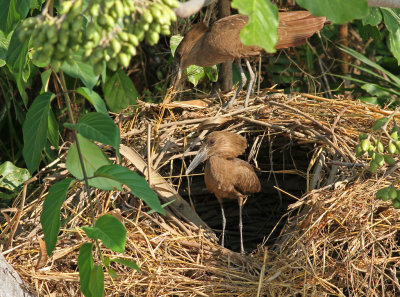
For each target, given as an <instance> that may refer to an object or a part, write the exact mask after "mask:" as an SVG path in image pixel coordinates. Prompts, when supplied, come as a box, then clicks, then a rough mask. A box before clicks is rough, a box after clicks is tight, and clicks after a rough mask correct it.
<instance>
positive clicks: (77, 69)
mask: <svg viewBox="0 0 400 297" xmlns="http://www.w3.org/2000/svg"><path fill="white" fill-rule="evenodd" d="M61 70H62V71H64V72H65V73H66V74H68V75H69V76H71V77H75V78H79V79H80V80H81V81H82V82H83V84H84V85H85V86H86V87H87V88H88V89H90V90H91V89H93V87H94V86H95V84H96V83H97V80H98V79H99V74H100V73H99V74H97V75H96V74H95V73H94V71H93V67H92V65H91V64H89V63H87V62H85V61H84V59H83V50H82V49H80V50H78V51H77V52H76V53H73V54H71V60H70V61H69V63H68V62H64V63H62V66H61Z"/></svg>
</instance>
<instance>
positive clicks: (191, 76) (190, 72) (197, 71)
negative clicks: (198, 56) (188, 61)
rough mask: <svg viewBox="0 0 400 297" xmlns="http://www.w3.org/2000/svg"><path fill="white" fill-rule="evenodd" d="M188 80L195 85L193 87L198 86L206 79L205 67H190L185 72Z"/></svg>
mask: <svg viewBox="0 0 400 297" xmlns="http://www.w3.org/2000/svg"><path fill="white" fill-rule="evenodd" d="M185 73H186V77H187V80H188V81H189V82H190V83H192V84H193V86H197V84H198V83H199V81H200V80H202V79H203V78H204V77H205V73H204V67H201V66H197V65H190V66H189V67H188V68H186V70H185Z"/></svg>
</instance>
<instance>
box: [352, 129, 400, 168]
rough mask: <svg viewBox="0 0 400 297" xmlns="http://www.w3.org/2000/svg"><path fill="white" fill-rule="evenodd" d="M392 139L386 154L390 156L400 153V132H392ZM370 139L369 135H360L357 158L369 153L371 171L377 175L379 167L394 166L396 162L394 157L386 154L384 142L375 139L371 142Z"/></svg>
mask: <svg viewBox="0 0 400 297" xmlns="http://www.w3.org/2000/svg"><path fill="white" fill-rule="evenodd" d="M391 137H392V140H391V141H390V142H389V144H388V145H387V147H386V152H387V153H389V154H397V153H398V152H399V151H400V141H399V140H398V139H399V135H398V131H392V134H391ZM370 138H371V136H369V135H367V134H360V136H359V143H358V145H357V146H356V155H357V157H361V156H363V155H364V154H365V153H368V155H369V157H371V161H370V163H369V171H370V172H371V173H375V172H376V171H377V170H378V169H379V167H382V166H384V165H385V164H387V165H389V166H392V165H394V163H395V160H394V159H393V157H392V156H390V155H389V154H384V152H385V147H384V145H383V144H382V142H380V141H378V140H375V139H374V140H373V141H372V142H371V140H370Z"/></svg>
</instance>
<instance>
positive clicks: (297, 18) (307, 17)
mask: <svg viewBox="0 0 400 297" xmlns="http://www.w3.org/2000/svg"><path fill="white" fill-rule="evenodd" d="M326 22H327V19H326V18H325V17H316V16H313V15H312V14H311V13H310V12H308V11H290V12H280V13H279V26H278V37H279V38H278V43H277V44H276V45H275V49H282V48H288V47H292V46H298V45H301V44H303V43H305V42H306V40H307V38H309V37H311V36H312V35H314V33H316V32H318V31H319V30H321V29H322V28H323V27H324V24H325V23H326Z"/></svg>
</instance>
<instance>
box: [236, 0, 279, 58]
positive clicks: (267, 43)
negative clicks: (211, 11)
mask: <svg viewBox="0 0 400 297" xmlns="http://www.w3.org/2000/svg"><path fill="white" fill-rule="evenodd" d="M231 5H232V7H233V8H236V9H238V10H239V12H240V13H241V14H245V15H248V16H249V22H248V24H247V25H246V26H244V27H243V29H242V30H241V31H240V40H241V41H242V42H243V44H245V45H257V46H259V47H262V48H263V49H264V50H265V51H266V52H268V53H274V52H275V48H274V47H275V44H276V43H277V41H278V31H277V30H278V23H279V21H278V8H277V7H276V6H275V5H273V4H272V3H271V2H270V1H269V0H234V1H232V4H231Z"/></svg>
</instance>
